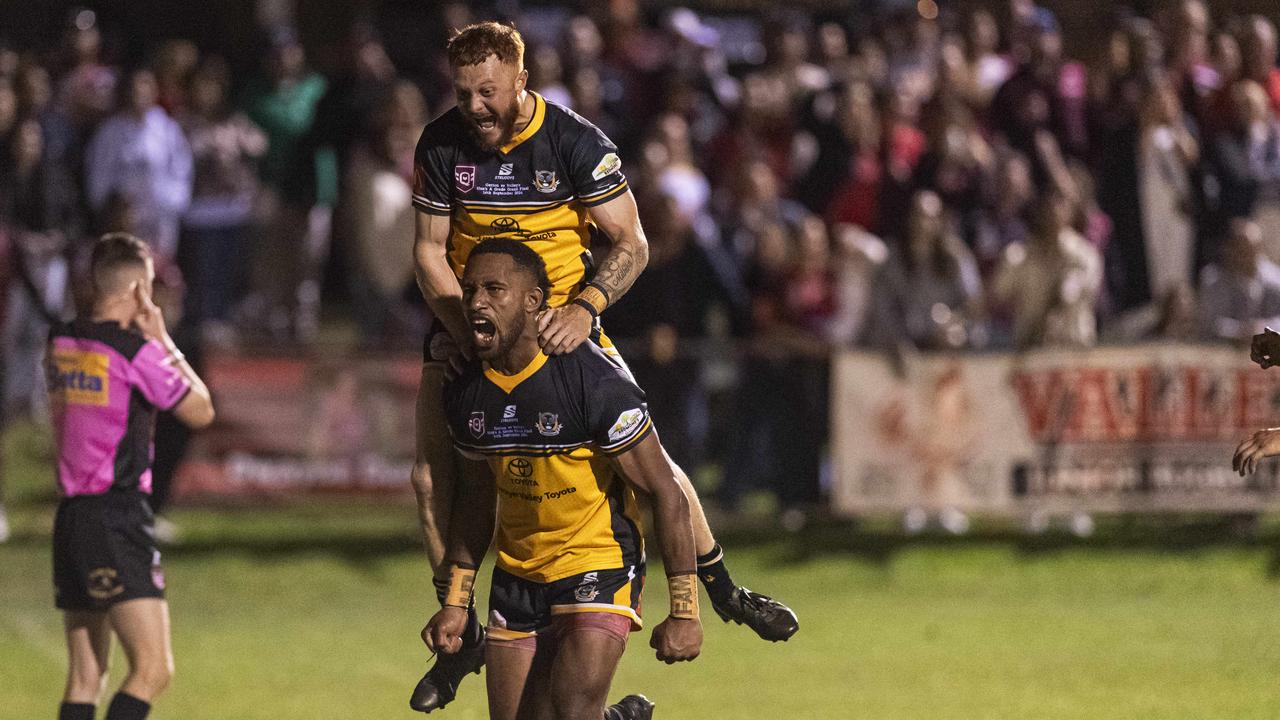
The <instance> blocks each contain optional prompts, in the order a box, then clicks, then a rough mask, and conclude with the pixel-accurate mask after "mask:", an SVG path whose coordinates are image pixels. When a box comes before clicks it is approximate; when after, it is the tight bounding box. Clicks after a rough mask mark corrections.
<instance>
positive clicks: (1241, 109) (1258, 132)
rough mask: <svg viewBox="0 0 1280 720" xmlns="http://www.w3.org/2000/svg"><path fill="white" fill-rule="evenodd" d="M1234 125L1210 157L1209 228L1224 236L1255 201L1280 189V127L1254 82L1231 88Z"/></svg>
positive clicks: (1215, 142) (1253, 209)
mask: <svg viewBox="0 0 1280 720" xmlns="http://www.w3.org/2000/svg"><path fill="white" fill-rule="evenodd" d="M1231 100H1232V108H1233V110H1232V122H1231V125H1230V128H1229V129H1227V130H1224V131H1222V132H1220V133H1218V134H1217V136H1216V137H1214V139H1213V144H1212V147H1211V148H1210V154H1209V167H1208V172H1209V173H1210V175H1211V176H1212V178H1213V180H1214V187H1215V188H1216V193H1214V195H1213V197H1212V199H1211V204H1210V208H1209V216H1210V217H1209V223H1208V224H1209V227H1210V229H1211V230H1212V231H1214V232H1215V233H1218V234H1220V235H1221V234H1225V233H1226V232H1227V230H1228V228H1229V226H1230V224H1231V222H1232V221H1233V220H1235V219H1236V218H1247V217H1252V216H1253V215H1254V213H1255V212H1256V210H1257V207H1258V204H1259V201H1260V200H1262V199H1267V200H1270V199H1272V198H1274V197H1275V196H1276V194H1277V190H1278V188H1280V121H1277V119H1276V117H1275V115H1274V114H1273V113H1272V112H1271V110H1270V107H1269V105H1268V100H1267V94H1266V91H1265V90H1263V88H1262V86H1261V85H1259V84H1258V83H1256V82H1254V81H1252V80H1241V81H1239V82H1237V83H1236V84H1235V85H1233V86H1232V87H1231Z"/></svg>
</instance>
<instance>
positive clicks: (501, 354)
mask: <svg viewBox="0 0 1280 720" xmlns="http://www.w3.org/2000/svg"><path fill="white" fill-rule="evenodd" d="M528 322H529V319H528V317H527V316H526V315H525V314H524V313H521V314H520V316H519V317H517V318H516V319H515V320H514V321H513V322H512V323H511V327H509V328H507V330H509V331H510V332H504V333H502V337H501V338H499V339H498V347H497V348H496V350H495V351H494V353H493V361H501V362H502V363H503V364H504V365H505V364H506V360H507V357H508V356H510V355H511V351H512V350H514V349H515V347H516V343H517V342H519V341H520V338H522V337H524V327H525V325H526V324H528Z"/></svg>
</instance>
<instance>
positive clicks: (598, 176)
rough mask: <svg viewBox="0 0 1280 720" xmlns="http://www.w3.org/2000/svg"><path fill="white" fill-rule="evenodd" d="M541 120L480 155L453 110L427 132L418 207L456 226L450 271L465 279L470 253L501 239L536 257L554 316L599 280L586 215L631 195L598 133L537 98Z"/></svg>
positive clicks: (416, 190) (417, 165)
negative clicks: (593, 278) (543, 271)
mask: <svg viewBox="0 0 1280 720" xmlns="http://www.w3.org/2000/svg"><path fill="white" fill-rule="evenodd" d="M532 95H533V101H534V111H533V118H532V119H531V120H530V121H529V124H528V125H527V126H525V128H524V129H523V130H521V131H520V132H519V133H517V134H516V136H515V137H513V138H511V141H510V142H509V143H507V144H506V145H504V146H502V147H501V148H499V149H497V150H496V151H485V150H481V149H480V148H479V146H477V145H476V143H475V141H474V140H473V138H472V135H471V131H470V129H469V128H468V126H467V122H466V120H465V119H464V118H463V117H462V114H461V112H460V111H459V110H458V108H456V107H455V108H453V109H452V110H449V111H448V112H446V113H445V114H443V115H441V116H440V117H438V118H436V119H435V120H433V121H431V123H430V124H429V125H427V127H426V129H425V130H423V131H422V138H421V139H420V140H419V141H418V149H417V153H416V155H415V158H414V173H413V203H414V205H415V206H416V207H417V208H418V209H419V210H421V211H422V212H427V213H432V214H435V215H447V216H450V217H451V218H452V220H451V231H452V232H451V235H450V241H449V243H450V247H449V262H450V264H451V265H452V266H453V270H454V272H456V273H457V274H458V277H462V271H463V268H464V267H465V265H466V262H467V257H468V256H469V255H470V254H471V249H472V248H474V247H475V246H476V244H477V243H481V242H484V241H485V240H487V239H489V238H494V237H511V238H515V239H518V240H520V241H522V242H524V243H525V244H527V245H528V246H529V247H531V248H533V249H534V250H535V251H537V253H538V254H539V255H541V256H542V259H543V261H544V262H546V264H547V274H548V275H549V276H550V277H551V298H550V304H551V306H552V307H559V306H560V305H563V304H565V303H566V302H568V301H569V300H570V299H572V298H573V297H574V296H575V295H576V294H577V291H578V290H579V289H581V286H582V285H583V284H584V283H585V282H586V281H587V280H589V279H590V275H591V273H592V266H591V253H590V252H589V247H590V231H589V229H588V221H587V208H589V207H591V206H593V205H598V204H600V203H604V202H607V201H609V200H612V199H613V198H616V197H618V196H619V195H621V194H622V193H624V192H626V190H627V180H626V178H625V177H623V175H622V161H621V160H620V159H619V158H618V148H617V146H615V145H614V144H613V142H611V141H610V140H609V138H607V137H605V135H604V133H602V132H600V130H599V129H598V128H596V126H594V125H592V124H591V123H590V122H587V121H586V120H585V119H583V118H582V117H580V116H579V115H577V114H575V113H574V112H573V111H572V110H569V109H568V108H565V107H562V106H560V105H557V104H555V103H550V102H547V101H546V100H545V99H543V98H542V96H540V95H538V94H537V93H532Z"/></svg>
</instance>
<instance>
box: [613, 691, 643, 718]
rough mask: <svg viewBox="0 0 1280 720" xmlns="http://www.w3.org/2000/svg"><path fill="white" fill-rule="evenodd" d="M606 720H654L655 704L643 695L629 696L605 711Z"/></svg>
mask: <svg viewBox="0 0 1280 720" xmlns="http://www.w3.org/2000/svg"><path fill="white" fill-rule="evenodd" d="M604 717H605V720H652V719H653V703H651V702H649V698H647V697H645V696H643V695H628V696H626V697H624V698H622V699H621V700H619V701H618V702H617V704H616V705H610V706H609V708H608V709H607V710H605V711H604Z"/></svg>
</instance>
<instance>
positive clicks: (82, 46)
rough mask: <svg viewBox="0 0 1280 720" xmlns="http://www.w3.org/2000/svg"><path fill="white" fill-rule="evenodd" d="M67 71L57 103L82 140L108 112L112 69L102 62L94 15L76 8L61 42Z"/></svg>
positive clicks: (112, 102) (111, 98) (114, 76)
mask: <svg viewBox="0 0 1280 720" xmlns="http://www.w3.org/2000/svg"><path fill="white" fill-rule="evenodd" d="M64 52H65V53H66V55H67V68H66V69H65V70H64V72H63V73H62V76H61V80H60V81H59V84H58V93H57V97H58V100H57V102H58V104H59V106H60V107H61V109H62V111H63V112H65V113H66V115H67V116H68V117H69V118H71V122H72V123H73V124H74V125H75V127H76V129H77V132H78V133H80V134H81V136H82V137H84V136H87V134H88V133H89V132H90V131H92V129H93V127H94V126H95V125H97V124H98V122H100V121H101V120H102V119H103V118H105V117H106V116H107V115H109V114H110V113H111V110H112V109H113V108H114V106H115V101H116V94H117V93H116V83H117V80H118V74H117V72H116V69H115V68H114V67H112V66H110V65H108V64H106V63H104V62H103V61H102V58H101V54H102V34H101V32H100V31H99V29H98V16H97V14H96V13H95V12H94V11H92V10H89V9H87V8H76V9H75V10H72V11H71V14H70V16H69V18H68V23H67V29H66V35H65V40H64Z"/></svg>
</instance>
